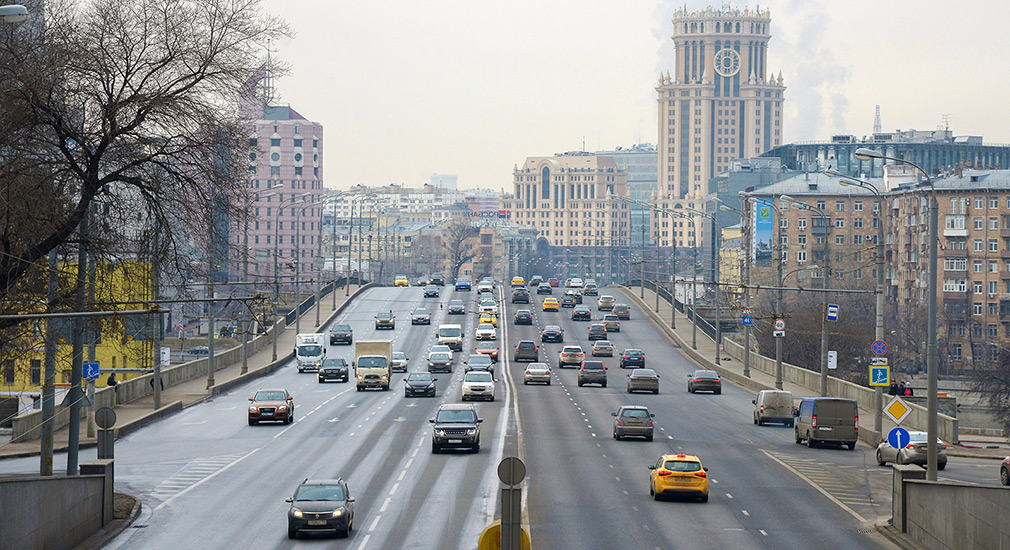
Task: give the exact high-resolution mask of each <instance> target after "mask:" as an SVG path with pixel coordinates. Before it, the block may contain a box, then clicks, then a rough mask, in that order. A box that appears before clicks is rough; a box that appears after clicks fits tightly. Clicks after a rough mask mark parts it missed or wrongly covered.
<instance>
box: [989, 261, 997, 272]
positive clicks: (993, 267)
mask: <svg viewBox="0 0 1010 550" xmlns="http://www.w3.org/2000/svg"><path fill="white" fill-rule="evenodd" d="M989 273H999V263H998V262H996V260H989Z"/></svg>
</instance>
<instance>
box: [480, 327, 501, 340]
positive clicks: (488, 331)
mask: <svg viewBox="0 0 1010 550" xmlns="http://www.w3.org/2000/svg"><path fill="white" fill-rule="evenodd" d="M476 338H477V339H478V340H497V339H498V329H496V328H494V325H492V324H491V323H481V324H479V325H477V334H476Z"/></svg>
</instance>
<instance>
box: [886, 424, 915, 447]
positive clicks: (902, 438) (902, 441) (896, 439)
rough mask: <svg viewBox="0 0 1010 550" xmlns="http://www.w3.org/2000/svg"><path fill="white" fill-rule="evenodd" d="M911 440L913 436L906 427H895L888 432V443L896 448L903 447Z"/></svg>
mask: <svg viewBox="0 0 1010 550" xmlns="http://www.w3.org/2000/svg"><path fill="white" fill-rule="evenodd" d="M909 441H911V438H910V437H909V436H908V430H906V429H905V428H894V429H892V430H891V431H889V432H887V443H888V444H889V445H890V446H892V447H894V448H895V449H903V448H904V447H905V446H907V445H908V442H909Z"/></svg>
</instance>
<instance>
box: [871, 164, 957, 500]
mask: <svg viewBox="0 0 1010 550" xmlns="http://www.w3.org/2000/svg"><path fill="white" fill-rule="evenodd" d="M855 156H856V159H857V160H860V161H867V160H870V159H875V158H876V159H881V160H890V161H894V162H900V163H902V164H905V165H908V166H911V167H912V168H914V169H915V170H916V171H917V172H919V173H920V174H922V175H923V177H925V178H926V183H927V184H928V185H929V235H928V238H929V257H928V259H927V260H926V263H927V265H926V269H927V275H926V276H927V277H928V278H929V281H928V283H927V285H928V286H927V291H926V311H927V314H926V317H927V323H928V325H927V328H926V371H927V380H928V382H927V390H926V391H927V392H928V393H927V395H926V479H928V480H929V481H936V455H937V448H936V437H937V425H936V424H937V417H936V413H937V403H936V375H937V372H936V369H937V356H936V276H937V265H936V262H937V240H938V236H937V231H938V229H937V226H938V225H939V210H940V205H939V203H937V201H936V187H934V186H933V180H932V179H930V177H929V174H927V173H926V171H925V170H923V169H922V167H920V166H919V165H918V164H915V163H914V162H909V161H907V160H905V159H899V158H894V157H889V156H887V155H884V154H883V153H879V152H877V151H874V150H873V149H869V148H865V147H860V148H859V149H856V152H855Z"/></svg>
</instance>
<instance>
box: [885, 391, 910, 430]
mask: <svg viewBox="0 0 1010 550" xmlns="http://www.w3.org/2000/svg"><path fill="white" fill-rule="evenodd" d="M911 412H912V407H909V406H908V405H907V404H906V403H905V401H904V400H902V399H901V398H900V397H897V396H895V398H894V399H892V400H891V402H890V403H888V404H887V406H886V407H884V414H886V415H887V416H888V418H890V419H891V420H893V421H894V423H895V424H901V421H902V420H904V419H905V417H907V416H908V415H909V414H910V413H911Z"/></svg>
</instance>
